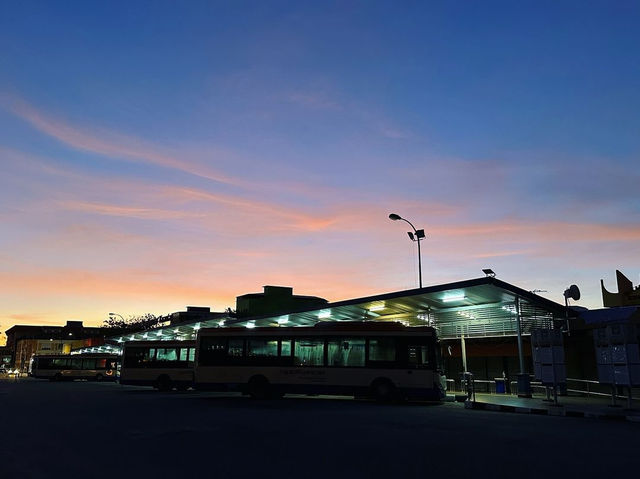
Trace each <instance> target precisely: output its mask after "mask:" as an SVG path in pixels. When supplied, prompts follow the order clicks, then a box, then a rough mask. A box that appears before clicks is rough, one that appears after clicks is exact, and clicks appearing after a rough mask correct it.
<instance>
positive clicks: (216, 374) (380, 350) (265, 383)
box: [195, 322, 446, 401]
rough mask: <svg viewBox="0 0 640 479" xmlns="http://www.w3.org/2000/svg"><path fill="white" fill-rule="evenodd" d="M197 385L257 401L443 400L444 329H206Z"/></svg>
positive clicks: (325, 325)
mask: <svg viewBox="0 0 640 479" xmlns="http://www.w3.org/2000/svg"><path fill="white" fill-rule="evenodd" d="M196 349H197V351H196V367H195V388H196V389H199V390H215V391H224V390H228V391H240V392H242V393H244V394H249V395H250V396H251V397H254V398H269V397H280V396H282V395H283V394H286V393H294V394H344V395H353V396H367V397H374V398H376V399H378V400H380V401H388V400H392V399H396V398H407V397H412V398H423V399H427V400H441V399H442V398H443V397H444V384H446V383H445V379H444V377H443V376H442V375H441V369H440V365H439V357H440V354H439V344H438V341H437V338H436V332H435V330H434V329H433V328H429V327H405V326H403V325H402V324H400V323H374V322H343V323H337V322H322V323H318V324H316V325H315V326H313V327H270V328H255V329H247V328H214V329H201V330H200V331H199V334H198V339H197V348H196Z"/></svg>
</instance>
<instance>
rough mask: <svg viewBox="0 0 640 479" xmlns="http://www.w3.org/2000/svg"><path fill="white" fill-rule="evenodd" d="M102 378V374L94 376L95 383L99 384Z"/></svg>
mask: <svg viewBox="0 0 640 479" xmlns="http://www.w3.org/2000/svg"><path fill="white" fill-rule="evenodd" d="M103 379H104V378H103V377H102V374H96V381H98V382H100V381H102V380H103Z"/></svg>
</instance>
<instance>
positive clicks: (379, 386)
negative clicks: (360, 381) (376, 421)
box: [371, 379, 396, 402]
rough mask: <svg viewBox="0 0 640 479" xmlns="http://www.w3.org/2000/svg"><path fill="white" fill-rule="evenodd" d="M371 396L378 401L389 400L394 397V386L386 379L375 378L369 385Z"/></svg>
mask: <svg viewBox="0 0 640 479" xmlns="http://www.w3.org/2000/svg"><path fill="white" fill-rule="evenodd" d="M371 396H373V398H374V399H375V400H376V401H378V402H391V401H392V400H393V399H394V398H395V397H396V387H395V386H394V385H393V383H392V382H391V381H389V380H388V379H376V380H375V381H374V382H373V384H372V385H371Z"/></svg>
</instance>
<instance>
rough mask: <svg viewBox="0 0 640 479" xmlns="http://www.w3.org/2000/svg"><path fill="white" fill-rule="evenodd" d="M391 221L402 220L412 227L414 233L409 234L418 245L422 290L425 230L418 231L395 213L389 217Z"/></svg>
mask: <svg viewBox="0 0 640 479" xmlns="http://www.w3.org/2000/svg"><path fill="white" fill-rule="evenodd" d="M389 219H390V220H393V221H398V220H402V221H404V222H406V223H408V224H409V226H411V228H412V229H413V233H412V232H411V231H409V232H407V234H408V235H409V239H411V241H414V242H417V243H418V278H419V280H420V288H422V256H421V254H420V241H421V240H423V239H424V238H425V234H424V230H417V229H416V227H415V226H413V224H411V221H409V220H407V219H405V218H403V217H402V216H400V215H397V214H395V213H391V214H390V215H389Z"/></svg>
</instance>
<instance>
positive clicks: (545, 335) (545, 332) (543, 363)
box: [531, 329, 567, 386]
mask: <svg viewBox="0 0 640 479" xmlns="http://www.w3.org/2000/svg"><path fill="white" fill-rule="evenodd" d="M531 353H532V355H533V373H534V376H535V378H536V379H537V380H538V381H540V382H542V384H544V385H545V386H553V385H556V384H565V383H566V382H567V370H566V366H565V360H564V344H563V338H562V331H561V330H560V329H533V330H532V331H531Z"/></svg>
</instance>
